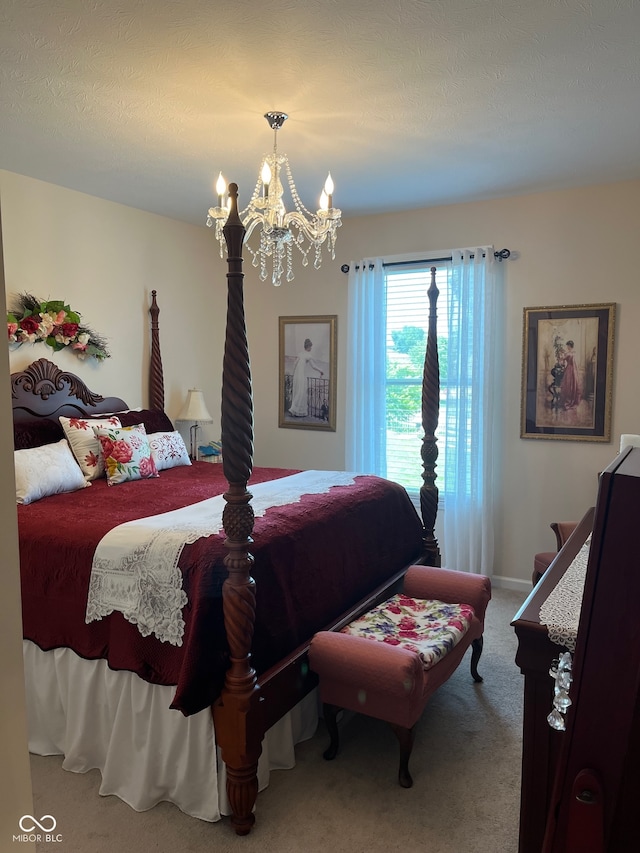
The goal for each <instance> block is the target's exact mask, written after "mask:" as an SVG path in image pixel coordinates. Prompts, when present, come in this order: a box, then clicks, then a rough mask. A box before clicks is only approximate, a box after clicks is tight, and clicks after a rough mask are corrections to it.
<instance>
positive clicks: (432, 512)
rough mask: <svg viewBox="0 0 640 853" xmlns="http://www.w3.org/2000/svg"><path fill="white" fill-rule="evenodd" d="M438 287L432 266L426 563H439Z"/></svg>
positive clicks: (425, 418)
mask: <svg viewBox="0 0 640 853" xmlns="http://www.w3.org/2000/svg"><path fill="white" fill-rule="evenodd" d="M439 293H440V291H439V290H438V288H437V287H436V268H435V267H431V284H430V286H429V290H428V296H429V329H428V333H427V351H426V353H425V357H424V372H423V375H422V429H423V430H424V438H423V439H422V451H421V455H422V466H423V469H424V470H423V472H422V480H423V483H422V486H420V512H421V513H422V522H423V524H424V549H423V550H424V556H425V559H426V560H427V563H428V565H430V566H439V565H440V549H439V547H438V540H437V539H436V536H435V524H436V515H437V514H438V488H437V486H436V476H437V475H436V472H435V469H436V460H437V458H438V445H437V441H438V440H437V438H436V436H435V432H436V429H437V427H438V414H439V409H440V367H439V364H438V331H437V322H436V320H437V314H436V304H437V301H438V296H439Z"/></svg>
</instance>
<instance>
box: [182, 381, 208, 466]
mask: <svg viewBox="0 0 640 853" xmlns="http://www.w3.org/2000/svg"><path fill="white" fill-rule="evenodd" d="M176 421H191V427H190V428H189V437H190V451H189V457H190V458H191V460H192V461H193V460H194V459H195V458H196V448H197V446H198V440H197V439H198V426H199V425H200V424H201V423H203V424H204V423H206V424H210V423H212V422H213V418H212V417H211V415H210V414H209V412H208V410H207V405H206V403H205V401H204V394H203V393H202V391H200V390H198V388H190V389H189V391H188V393H187V399H186V402H185V404H184V406H183V407H182V408H181V409H180V412H179V413H178V416H177V417H176Z"/></svg>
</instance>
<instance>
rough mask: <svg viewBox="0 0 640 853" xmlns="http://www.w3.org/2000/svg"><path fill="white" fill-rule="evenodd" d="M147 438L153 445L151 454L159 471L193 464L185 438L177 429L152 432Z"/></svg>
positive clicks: (151, 445)
mask: <svg viewBox="0 0 640 853" xmlns="http://www.w3.org/2000/svg"><path fill="white" fill-rule="evenodd" d="M147 438H148V439H149V445H150V447H151V456H152V457H153V461H154V462H155V463H156V468H157V469H158V471H164V470H165V469H166V468H177V467H178V466H179V465H191V460H190V459H189V453H188V452H187V448H186V447H185V444H184V439H183V438H182V436H181V435H180V433H179V432H178V431H177V430H175V432H152V433H151V434H150V435H148V436H147Z"/></svg>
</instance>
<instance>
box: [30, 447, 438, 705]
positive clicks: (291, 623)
mask: <svg viewBox="0 0 640 853" xmlns="http://www.w3.org/2000/svg"><path fill="white" fill-rule="evenodd" d="M292 473H295V472H294V471H291V470H285V469H268V468H257V469H255V470H254V472H253V475H252V478H251V481H250V484H249V489H250V488H251V483H258V482H262V481H265V480H272V479H278V478H280V477H285V476H288V475H289V474H292ZM225 487H226V480H225V479H224V475H223V471H222V465H211V464H209V463H205V462H200V463H195V464H194V465H192V466H190V467H188V466H187V467H181V468H173V469H169V470H165V471H162V472H161V474H160V477H158V478H157V479H150V480H139V481H134V482H129V483H123V484H121V485H118V486H111V487H108V486H107V485H106V481H104V480H98V481H95V482H94V483H93V484H92V486H91V487H90V488H87V489H82V490H81V491H79V492H74V493H71V494H64V495H56V496H54V497H49V498H45V499H43V500H40V501H37V502H36V503H33V504H28V505H27V506H19V507H18V526H19V533H20V563H21V576H22V606H23V628H24V636H25V638H27V639H29V640H32V641H33V642H35V643H37V645H38V646H40V648H42V649H44V650H49V649H53V648H59V647H69V648H72V649H73V650H74V651H75V652H76V653H77V654H79V655H81V656H82V657H85V658H88V659H96V658H105V659H106V660H107V661H108V663H109V666H110V667H111V668H112V669H116V670H118V669H124V670H130V671H132V672H135V673H137V674H138V675H139V676H140V677H141V678H143V679H145V680H146V681H149V682H151V683H154V684H167V685H176V688H177V689H176V695H175V699H174V702H173V707H176V708H178V709H180V710H181V711H182V712H183V713H185V714H192V713H196V712H197V711H199V710H201V709H202V708H205V707H207V706H208V705H210V704H211V703H212V702H213V701H214V699H215V698H216V696H217V695H218V694H219V691H220V689H221V687H222V683H223V680H224V672H225V669H226V667H227V644H226V638H225V634H224V626H223V621H222V600H221V589H222V583H223V582H224V579H225V577H226V569H225V568H224V565H223V558H224V555H225V553H226V550H225V546H224V535H222V534H216V535H213V536H210V537H206V538H202V539H199V540H198V541H197V542H195V543H194V544H192V545H188V546H185V548H184V550H183V552H182V556H181V558H180V568H181V570H182V573H183V584H184V589H185V591H186V593H187V596H188V599H189V603H188V604H187V605H186V606H185V608H184V611H183V616H184V620H185V636H184V643H183V645H182V646H181V647H175V646H171V645H170V644H168V643H162V642H160V641H159V640H158V639H156V638H155V637H153V636H150V637H142V636H141V635H140V633H139V632H138V629H137V628H136V627H135V626H134V625H131V624H130V623H128V622H127V621H126V620H125V619H124V617H123V616H122V615H121V614H120V613H113V614H112V615H111V616H109V617H107V618H105V619H102V620H100V621H97V622H92V623H90V624H89V625H87V624H85V621H84V616H85V608H86V600H87V590H88V586H89V577H90V573H91V563H92V559H93V554H94V551H95V549H96V546H97V544H98V542H99V541H100V539H101V538H102V537H103V536H104V535H105V533H106V532H107V531H108V530H110V529H111V528H112V527H114V526H115V525H117V524H120V523H123V522H125V521H130V520H133V519H135V518H141V517H144V516H148V515H152V514H155V513H160V512H167V511H169V510H172V509H176V508H178V507H179V506H185V505H188V504H191V503H195V502H197V501H201V500H205V499H206V498H209V497H212V496H213V495H216V494H220V493H221V492H223V491H224V490H225ZM421 537H422V528H421V525H420V521H419V519H418V516H417V513H416V512H415V510H414V508H413V505H412V504H411V502H410V500H409V498H408V497H407V494H406V492H405V491H404V489H402V488H401V487H400V486H397V485H395V484H393V483H390V482H388V481H386V480H382V479H380V478H378V477H358V478H356V484H355V485H353V486H336V487H333V488H332V489H331V490H330V491H329V492H328V493H325V494H319V495H306V496H303V498H302V500H301V502H300V503H297V504H290V505H287V506H283V507H272V508H271V509H269V510H267V511H266V513H265V515H264V516H263V517H258V518H256V520H255V527H254V533H253V538H254V545H253V547H252V554H253V556H254V559H255V564H254V570H253V577H254V578H255V581H256V597H257V600H256V626H255V634H254V642H253V648H252V662H253V665H254V667H255V668H256V671H257V672H258V673H261V672H264V671H265V670H266V669H268V668H269V667H270V666H272V665H273V664H275V663H276V662H277V661H279V660H280V659H282V658H283V657H284V656H285V655H286V654H287V653H289V652H291V651H292V650H293V649H295V648H296V647H297V646H299V645H300V644H301V643H303V642H305V641H307V640H308V639H309V638H310V637H311V636H312V635H313V634H314V633H315V632H316V631H318V630H320V629H321V628H323V627H325V626H326V625H327V624H328V623H329V622H330V621H332V620H333V619H335V618H336V617H337V616H339V615H340V613H342V612H343V611H344V610H346V609H347V608H348V607H350V606H352V605H353V604H355V603H356V602H357V601H358V600H359V599H360V598H362V597H364V596H365V595H366V594H367V593H368V592H370V591H371V590H372V589H374V588H375V587H376V586H378V585H379V584H380V583H382V582H383V581H384V580H386V578H387V577H389V576H390V575H391V574H393V572H394V571H396V570H397V569H399V568H401V567H403V566H404V565H407V564H408V563H409V562H411V560H413V559H415V558H416V557H417V555H418V554H419V552H420V548H421Z"/></svg>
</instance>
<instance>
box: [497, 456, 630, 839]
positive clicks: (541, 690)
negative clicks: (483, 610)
mask: <svg viewBox="0 0 640 853" xmlns="http://www.w3.org/2000/svg"><path fill="white" fill-rule="evenodd" d="M591 531H593V536H592V543H591V548H590V551H589V560H588V564H587V571H586V579H585V586H584V594H583V599H582V609H581V612H580V623H579V627H578V632H577V639H576V650H575V655H574V656H573V679H574V680H573V684H572V685H571V689H570V696H571V698H572V702H573V704H572V706H571V707H570V708H569V710H568V712H567V715H566V731H565V732H558V731H555V730H553V729H552V728H551V727H550V726H549V725H548V723H547V719H546V718H547V715H548V714H549V712H550V711H551V707H552V700H553V687H554V682H553V679H552V678H551V677H550V675H549V668H550V665H551V662H552V660H553V659H554V658H557V657H558V654H559V653H560V652H561V651H563V648H562V647H560V646H558V645H556V644H554V643H552V642H551V641H550V639H549V636H548V633H547V629H546V627H545V626H544V625H543V624H541V622H540V607H541V605H542V604H543V603H544V602H545V601H546V600H547V598H548V596H549V595H550V594H551V592H552V591H553V590H554V589H555V587H556V585H557V584H558V582H559V581H560V579H561V578H562V576H563V575H564V573H565V572H566V570H567V568H568V567H569V566H570V564H571V563H572V561H573V559H574V558H575V556H576V555H577V553H578V551H579V550H580V548H581V547H582V545H583V544H584V542H585V540H586V538H587V536H588V534H589V532H591ZM512 624H513V626H514V629H515V632H516V635H517V637H518V651H517V655H516V663H517V665H518V666H519V667H520V669H521V671H522V673H523V675H524V678H525V684H524V723H523V754H522V792H521V807H520V835H519V848H518V850H519V853H631V851H634V852H635V851H637V850H638V849H640V799H639V798H640V712H639V708H640V702H639V696H640V448H630V449H629V450H627V451H625V452H623V453H621V454H620V455H619V456H618V457H616V459H615V460H614V461H613V462H612V463H611V465H609V467H608V468H607V469H606V470H605V471H604V472H603V473H602V474H601V475H600V478H599V487H598V495H597V502H596V506H595V509H591V510H589V511H588V512H587V514H586V515H585V516H584V518H583V519H582V521H581V522H580V524H579V525H578V527H577V528H576V530H575V531H574V533H573V534H572V536H571V537H570V538H569V540H568V541H567V542H566V544H565V545H564V547H563V548H562V550H561V551H560V552H559V554H558V556H557V557H556V559H555V560H554V561H553V563H552V564H551V565H550V567H549V569H548V570H547V572H546V573H545V575H544V576H543V578H542V580H541V581H540V582H539V583H538V584H537V586H536V587H535V588H534V589H533V591H532V592H531V594H530V595H529V597H528V598H527V600H526V601H525V603H524V604H523V606H522V607H521V608H520V610H519V611H518V613H517V614H516V616H515V617H514V620H513V623H512Z"/></svg>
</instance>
